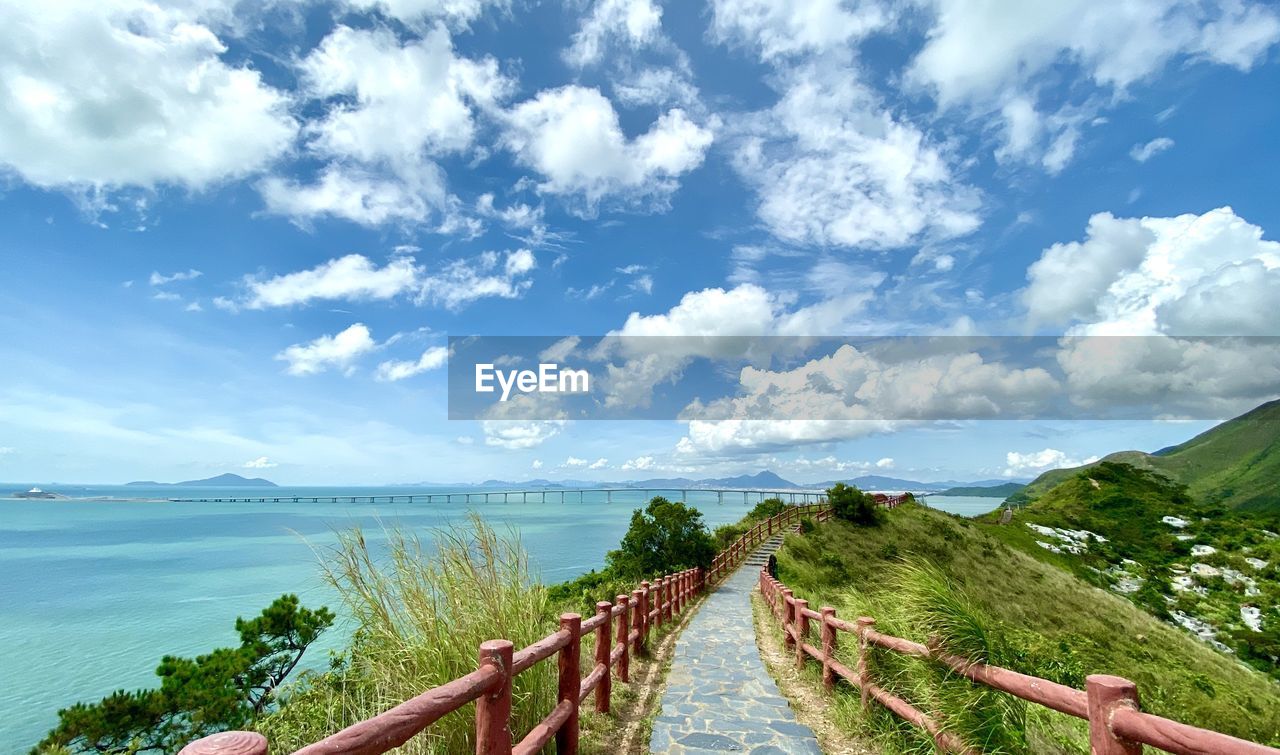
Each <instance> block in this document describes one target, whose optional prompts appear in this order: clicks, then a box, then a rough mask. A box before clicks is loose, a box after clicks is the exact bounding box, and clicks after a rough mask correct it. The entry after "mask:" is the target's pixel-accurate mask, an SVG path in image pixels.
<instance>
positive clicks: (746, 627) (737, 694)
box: [649, 535, 822, 755]
mask: <svg viewBox="0 0 1280 755" xmlns="http://www.w3.org/2000/svg"><path fill="white" fill-rule="evenodd" d="M781 542H782V536H781V535H778V536H776V537H774V538H773V539H772V540H770V541H768V542H766V543H765V544H764V545H762V546H761V547H760V549H759V550H758V551H756V552H755V553H754V554H752V556H751V557H750V558H748V559H747V563H746V565H744V566H742V567H741V568H739V569H738V571H736V572H734V573H733V574H732V575H730V577H729V579H727V580H726V581H725V582H724V583H723V584H721V585H720V589H718V590H716V591H715V592H713V593H712V594H711V595H710V596H709V597H708V598H707V600H706V602H705V603H703V605H702V606H701V607H700V608H699V609H698V613H697V614H696V615H695V616H694V617H693V619H692V620H691V621H690V622H689V625H688V626H686V627H685V628H684V631H683V632H681V634H680V639H679V640H678V641H677V642H676V650H675V657H674V659H673V660H672V661H671V671H670V673H669V674H668V676H667V686H666V689H665V690H664V691H663V693H662V710H661V713H660V715H659V716H658V717H657V719H656V720H655V721H654V723H653V737H652V738H651V739H650V740H649V751H650V752H669V753H678V754H684V753H689V754H692V753H708V752H726V751H728V752H749V753H752V754H753V755H801V754H803V755H821V753H822V750H820V749H819V748H818V741H817V739H815V738H814V736H813V731H812V730H810V729H809V727H807V726H804V725H802V724H800V723H797V722H796V717H795V715H794V714H793V713H792V712H791V707H790V706H789V705H788V703H787V700H786V698H784V697H783V696H782V693H780V692H779V691H778V686H777V685H776V684H774V682H773V679H772V678H771V677H770V676H769V672H767V671H766V670H765V668H764V662H763V661H761V660H760V653H759V651H758V650H757V649H756V634H755V622H754V621H753V620H752V615H751V591H752V590H754V589H755V587H756V583H757V580H758V577H759V574H760V566H761V564H763V562H764V559H765V558H767V557H768V554H769V553H772V552H773V551H774V550H776V549H777V548H778V546H779V545H780V544H781Z"/></svg>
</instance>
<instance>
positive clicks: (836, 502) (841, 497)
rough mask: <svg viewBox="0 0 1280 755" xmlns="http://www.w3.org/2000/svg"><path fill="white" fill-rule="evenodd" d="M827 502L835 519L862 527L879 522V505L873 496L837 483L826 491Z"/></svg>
mask: <svg viewBox="0 0 1280 755" xmlns="http://www.w3.org/2000/svg"><path fill="white" fill-rule="evenodd" d="M827 500H828V501H829V502H830V503H831V513H832V514H834V515H835V516H836V518H837V519H843V520H845V521H846V522H853V523H854V524H864V525H870V524H878V523H879V522H880V504H879V503H877V502H876V499H875V496H873V495H871V494H870V493H864V492H862V491H861V490H858V489H857V488H856V487H853V486H850V485H845V484H844V483H843V482H837V483H836V484H835V485H833V486H831V488H830V489H829V490H828V491H827Z"/></svg>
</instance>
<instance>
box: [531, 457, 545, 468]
mask: <svg viewBox="0 0 1280 755" xmlns="http://www.w3.org/2000/svg"><path fill="white" fill-rule="evenodd" d="M529 466H530V467H531V468H533V469H542V459H534V460H533V463H532V464H530V465H529Z"/></svg>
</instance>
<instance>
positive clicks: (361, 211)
mask: <svg viewBox="0 0 1280 755" xmlns="http://www.w3.org/2000/svg"><path fill="white" fill-rule="evenodd" d="M439 10H441V11H444V10H445V9H444V8H443V7H442V8H440V9H439ZM299 77H300V79H301V92H302V95H303V96H304V97H306V98H308V99H310V100H312V101H314V102H316V103H323V104H324V105H325V106H327V108H326V110H325V112H324V114H323V115H322V116H320V117H318V118H317V119H315V120H313V121H311V122H309V123H308V124H307V125H306V127H305V129H304V136H305V139H306V144H307V148H308V150H309V151H310V152H311V153H312V154H314V155H316V156H318V157H321V158H324V159H326V160H328V161H330V162H329V164H328V165H327V166H326V167H325V168H324V170H323V171H322V172H321V173H320V175H319V176H318V178H317V179H316V180H315V181H314V182H312V183H305V182H301V181H298V180H296V179H292V178H284V177H280V176H273V177H271V178H268V179H266V180H264V181H262V182H261V183H260V184H259V191H260V192H261V193H262V196H263V199H264V201H265V202H266V205H267V210H268V211H269V212H272V213H274V214H280V215H285V216H288V217H291V218H293V219H294V220H295V221H296V222H299V223H306V222H307V221H309V220H310V219H312V218H316V217H323V216H329V217H335V218H339V219H344V220H348V221H351V222H354V223H359V224H361V225H366V226H379V225H382V224H384V223H388V222H402V223H424V222H426V221H427V220H429V219H430V218H432V217H434V216H437V215H439V216H441V217H443V218H444V219H443V220H442V221H441V224H440V228H439V230H442V231H446V232H455V231H458V230H463V231H465V230H469V229H470V226H469V225H468V224H467V223H465V222H462V221H460V220H459V219H458V218H453V217H450V216H451V215H454V214H456V213H458V212H459V203H458V200H457V199H456V198H454V197H452V196H451V195H450V194H449V192H448V189H447V179H446V176H445V174H444V171H443V170H442V169H441V168H440V167H439V166H438V165H437V164H436V163H435V162H434V161H433V158H437V157H441V156H445V155H453V154H459V153H462V152H465V151H466V150H468V149H470V148H471V147H472V146H473V145H474V143H475V141H476V136H477V133H478V131H479V128H480V125H479V122H478V118H477V114H478V113H480V112H489V111H493V110H494V109H495V108H497V107H498V104H499V102H500V101H501V100H502V99H503V98H505V97H506V96H507V95H508V94H510V92H511V91H512V89H513V86H514V84H513V82H512V81H511V80H510V79H508V78H507V77H506V76H504V75H503V74H502V73H501V72H500V71H499V70H498V64H497V62H496V61H495V60H494V59H493V58H482V59H476V60H473V59H469V58H465V57H460V56H458V55H457V54H456V53H455V50H454V47H453V40H452V37H451V36H450V33H449V31H448V30H447V29H446V28H445V27H444V26H443V25H439V24H438V25H435V26H431V27H429V28H428V29H427V30H426V31H425V33H424V34H423V35H422V37H420V38H413V39H411V40H409V41H405V42H401V41H400V39H398V38H397V36H396V35H395V34H394V33H393V32H392V31H390V30H389V29H386V28H374V29H352V28H350V27H347V26H338V27H337V28H336V29H334V30H333V31H332V32H331V33H330V34H329V35H328V36H326V37H325V38H324V40H323V41H322V42H321V43H320V44H319V45H318V46H317V47H316V48H315V49H314V50H312V51H311V52H309V53H308V54H307V56H306V57H305V58H303V60H302V61H301V63H300V65H299Z"/></svg>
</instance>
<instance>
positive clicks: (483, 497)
mask: <svg viewBox="0 0 1280 755" xmlns="http://www.w3.org/2000/svg"><path fill="white" fill-rule="evenodd" d="M615 494H620V495H619V498H625V499H627V500H634V499H635V498H637V497H638V498H640V499H642V500H647V499H649V498H652V497H653V496H655V495H664V496H667V497H671V498H674V497H675V495H676V494H679V499H680V500H681V501H688V500H689V498H690V496H691V494H698V495H699V497H700V498H702V499H703V500H705V499H706V498H709V497H710V495H715V496H716V503H725V502H729V503H736V502H737V500H738V496H742V503H743V504H748V503H752V502H756V503H759V502H760V501H763V500H765V499H766V498H780V499H782V500H783V501H786V502H787V503H795V504H801V503H821V502H822V501H824V500H825V499H826V495H827V494H826V491H822V490H802V489H774V490H761V489H749V490H748V489H743V488H538V489H534V490H477V491H469V492H468V491H442V492H437V493H398V494H379V495H358V494H348V495H343V494H335V493H326V494H323V495H319V494H317V495H305V494H303V495H294V494H285V495H256V496H248V497H244V496H200V497H195V498H169V499H167V500H169V501H172V502H174V503H437V502H439V503H446V504H448V503H454V502H458V503H473V502H483V503H491V502H495V501H502V502H503V503H512V502H515V503H530V502H533V503H548V502H551V503H585V502H587V500H588V498H590V499H598V498H599V497H600V496H602V495H603V497H604V502H605V503H613V499H614V495H615Z"/></svg>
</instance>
